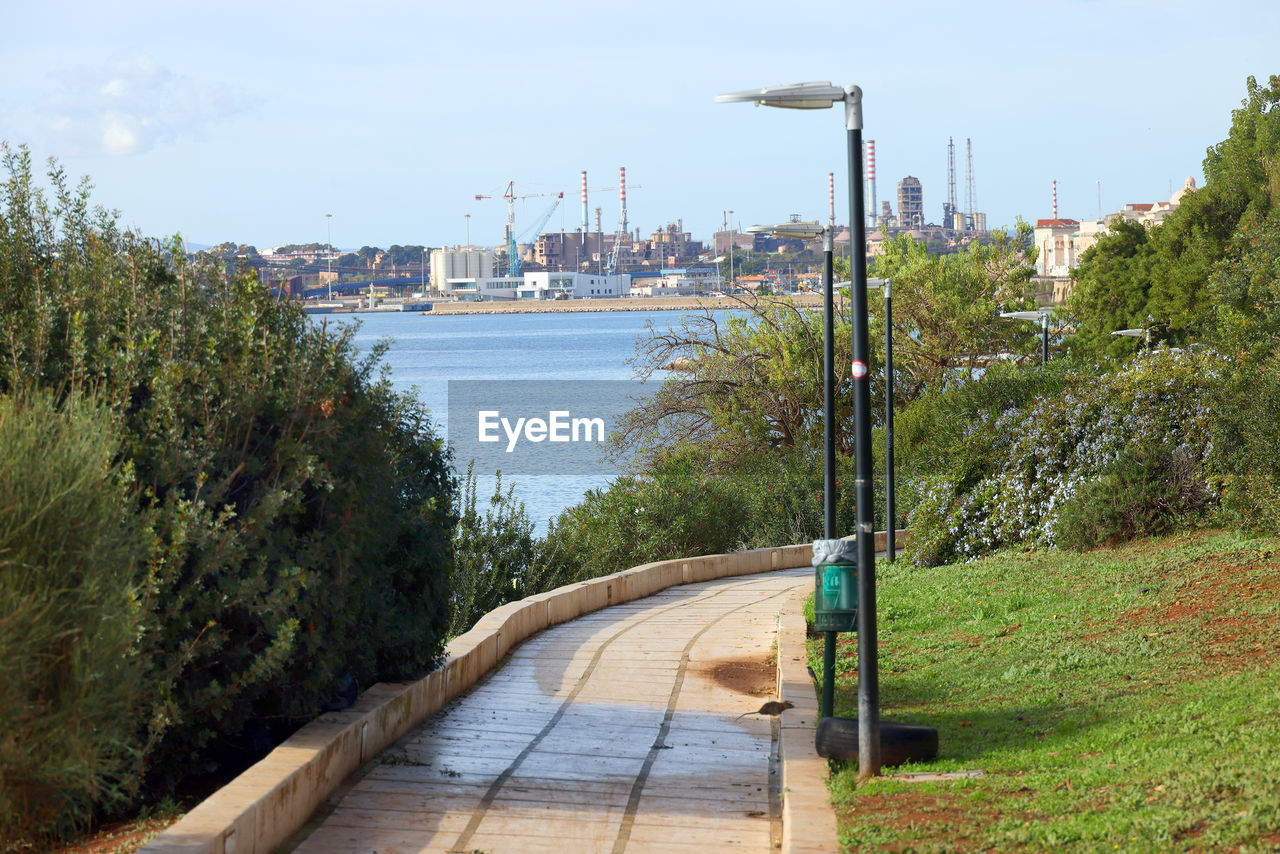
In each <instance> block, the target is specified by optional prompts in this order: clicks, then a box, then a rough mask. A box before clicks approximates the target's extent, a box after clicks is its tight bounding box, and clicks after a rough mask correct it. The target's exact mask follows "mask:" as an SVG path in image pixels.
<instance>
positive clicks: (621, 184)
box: [618, 166, 629, 232]
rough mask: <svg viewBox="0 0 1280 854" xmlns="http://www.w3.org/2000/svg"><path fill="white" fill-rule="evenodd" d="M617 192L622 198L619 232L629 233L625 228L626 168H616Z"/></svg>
mask: <svg viewBox="0 0 1280 854" xmlns="http://www.w3.org/2000/svg"><path fill="white" fill-rule="evenodd" d="M618 192H619V193H620V194H621V196H622V228H621V229H620V230H621V231H624V232H625V231H629V229H628V228H627V167H625V166H619V167H618Z"/></svg>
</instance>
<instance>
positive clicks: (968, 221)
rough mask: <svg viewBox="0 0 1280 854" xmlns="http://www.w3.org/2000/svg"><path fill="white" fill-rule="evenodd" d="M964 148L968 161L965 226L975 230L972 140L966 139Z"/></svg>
mask: <svg viewBox="0 0 1280 854" xmlns="http://www.w3.org/2000/svg"><path fill="white" fill-rule="evenodd" d="M964 147H965V153H966V157H967V159H968V164H967V170H966V171H967V174H966V177H965V206H966V207H967V208H968V210H967V211H966V212H965V226H966V227H967V228H969V229H976V228H977V227H978V225H977V223H976V222H974V219H973V211H974V208H975V207H977V200H976V199H975V198H974V196H975V195H976V194H975V193H974V190H973V140H972V139H969V138H967V137H966V138H965V141H964Z"/></svg>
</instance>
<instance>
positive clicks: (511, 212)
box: [476, 181, 564, 276]
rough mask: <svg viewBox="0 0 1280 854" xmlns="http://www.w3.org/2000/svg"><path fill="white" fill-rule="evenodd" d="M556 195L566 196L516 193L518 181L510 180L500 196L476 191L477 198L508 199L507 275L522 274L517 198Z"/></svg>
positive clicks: (505, 241)
mask: <svg viewBox="0 0 1280 854" xmlns="http://www.w3.org/2000/svg"><path fill="white" fill-rule="evenodd" d="M549 196H555V197H556V198H558V199H563V198H564V193H521V194H519V195H517V194H516V182H515V181H508V182H507V189H506V191H505V192H503V194H502V195H501V196H500V197H499V196H489V195H485V194H483V193H476V199H477V200H480V199H493V198H503V199H506V200H507V227H506V229H505V231H504V234H503V242H504V243H506V245H507V275H508V276H518V275H520V261H519V259H518V258H516V236H515V224H516V199H537V198H546V197H549Z"/></svg>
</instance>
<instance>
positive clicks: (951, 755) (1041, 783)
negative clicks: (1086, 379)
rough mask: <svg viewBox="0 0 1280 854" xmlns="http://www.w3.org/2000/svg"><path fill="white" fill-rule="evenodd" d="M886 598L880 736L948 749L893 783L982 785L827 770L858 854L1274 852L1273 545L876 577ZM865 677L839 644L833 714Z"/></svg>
mask: <svg viewBox="0 0 1280 854" xmlns="http://www.w3.org/2000/svg"><path fill="white" fill-rule="evenodd" d="M877 586H878V595H877V599H878V602H879V640H880V696H881V705H882V716H883V719H885V720H890V721H902V722H906V723H923V724H928V725H930V726H933V727H936V728H937V730H938V737H939V744H940V748H939V755H938V758H937V759H936V760H935V761H933V762H929V763H924V764H920V765H915V766H903V767H901V768H897V769H886V773H897V772H903V771H925V770H929V771H964V770H972V769H981V770H982V771H983V772H984V776H983V777H981V778H977V779H965V780H958V781H952V782H945V783H904V782H895V781H892V780H887V779H883V778H882V779H879V780H875V781H871V782H869V783H867V784H866V785H863V786H858V785H857V784H856V776H857V768H856V767H854V766H852V765H845V764H844V763H836V764H837V765H840V766H841V767H840V768H838V769H837V773H836V774H835V775H834V776H833V778H832V783H831V790H832V800H833V802H834V803H835V804H836V810H837V813H838V815H839V821H840V834H841V843H842V845H843V846H844V847H845V848H846V849H847V850H849V851H862V850H867V849H881V850H895V851H976V850H987V851H1010V850H1014V851H1018V850H1022V851H1049V850H1053V849H1065V850H1072V851H1114V850H1121V851H1222V850H1240V851H1254V850H1257V851H1271V850H1280V539H1276V538H1254V537H1249V536H1246V535H1241V534H1235V533H1221V532H1213V533H1198V534H1191V535H1182V536H1177V537H1171V538H1166V539H1158V540H1145V541H1142V542H1139V543H1135V544H1131V545H1127V546H1123V547H1120V548H1116V549H1103V550H1098V551H1094V552H1089V553H1085V554H1072V553H1066V552H1039V553H1032V554H1012V553H1007V554H1004V555H1001V556H998V557H994V558H990V559H987V560H983V561H979V562H975V563H968V564H956V565H950V566H940V567H934V568H931V569H919V568H915V567H910V566H908V565H907V564H906V563H905V562H899V563H898V564H897V565H896V566H894V565H891V564H886V563H883V562H880V563H878V564H877ZM821 659H822V648H821V641H820V640H818V641H816V642H811V644H810V663H811V664H812V665H813V667H814V671H815V672H816V673H818V674H821V672H822V668H821ZM856 668H857V643H856V638H855V637H854V636H853V635H842V636H841V637H840V643H839V647H838V653H837V661H836V673H837V684H836V708H835V713H836V715H838V716H842V717H853V716H855V714H856V708H857V671H856Z"/></svg>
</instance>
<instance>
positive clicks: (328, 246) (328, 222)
mask: <svg viewBox="0 0 1280 854" xmlns="http://www.w3.org/2000/svg"><path fill="white" fill-rule="evenodd" d="M324 228H325V243H324V254H325V257H326V258H327V260H328V263H329V272H328V275H327V276H326V277H325V278H326V279H327V280H328V284H329V302H333V214H331V213H327V214H325V215H324Z"/></svg>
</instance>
